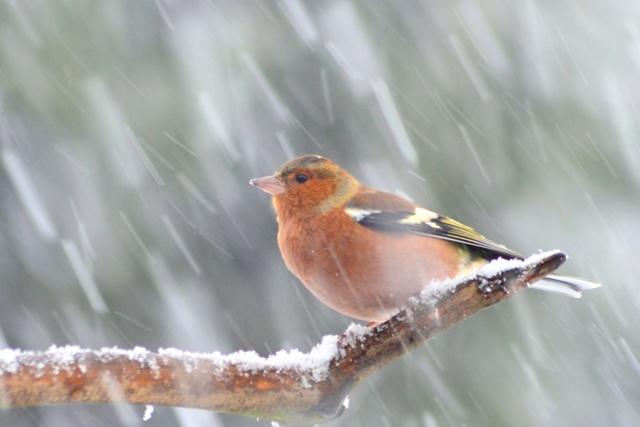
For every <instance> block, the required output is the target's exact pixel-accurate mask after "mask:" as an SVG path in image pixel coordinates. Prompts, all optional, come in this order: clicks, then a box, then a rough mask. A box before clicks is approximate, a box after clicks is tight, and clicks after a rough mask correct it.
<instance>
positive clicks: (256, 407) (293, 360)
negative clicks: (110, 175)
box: [0, 251, 566, 424]
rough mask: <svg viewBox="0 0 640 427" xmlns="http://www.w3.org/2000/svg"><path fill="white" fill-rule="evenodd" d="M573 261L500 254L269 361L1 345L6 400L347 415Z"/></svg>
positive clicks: (0, 382) (270, 415)
mask: <svg viewBox="0 0 640 427" xmlns="http://www.w3.org/2000/svg"><path fill="white" fill-rule="evenodd" d="M565 259H566V256H565V255H564V254H563V253H562V252H560V251H553V252H547V253H544V254H539V255H535V256H533V257H530V258H528V259H526V260H524V261H498V264H490V265H489V268H485V269H481V270H480V271H479V272H478V273H477V274H475V275H474V276H471V277H468V278H464V279H460V280H457V281H450V282H447V283H444V284H439V285H438V286H437V287H436V288H437V289H438V291H437V292H435V293H434V292H431V293H424V292H423V294H421V295H417V296H416V297H414V298H412V299H410V300H409V301H408V303H407V306H406V308H404V309H402V310H400V311H399V312H398V313H397V314H396V315H394V316H393V317H392V318H391V319H389V320H387V321H386V322H384V323H382V324H380V325H378V326H376V327H374V328H372V329H370V328H366V327H364V326H357V325H352V326H351V327H350V328H349V329H348V330H347V331H345V332H344V333H343V334H342V336H340V337H337V336H327V337H325V338H324V339H323V342H322V343H321V344H319V345H318V346H316V347H315V348H314V349H313V350H312V351H311V352H310V353H301V352H298V351H292V352H278V353H276V354H275V355H273V356H270V357H268V358H262V357H259V356H258V355H257V354H255V353H253V352H238V353H233V354H230V355H222V354H220V353H207V354H200V353H198V354H196V353H187V352H182V351H179V350H175V349H167V350H160V351H159V352H157V353H152V352H149V351H147V350H145V349H143V348H139V347H138V348H135V349H134V350H129V351H125V350H120V349H115V348H113V349H101V350H83V349H80V348H78V347H61V348H56V347H53V348H51V349H49V350H48V351H44V352H24V351H19V350H0V407H5V408H11V407H29V406H40V405H57V404H67V403H113V402H128V403H132V404H146V405H168V406H184V407H191V408H202V409H209V410H213V411H219V412H227V413H234V414H240V415H246V416H252V417H259V418H266V419H271V420H277V421H281V422H289V423H297V424H300V423H306V424H311V423H317V422H322V421H325V420H327V419H330V418H333V417H335V416H337V415H339V414H340V413H341V411H342V409H343V407H342V402H343V400H344V398H345V397H346V395H347V394H348V393H349V392H350V391H351V390H352V389H353V388H354V387H355V386H356V385H357V384H358V383H359V382H360V381H362V380H363V379H364V378H366V377H367V376H368V375H369V374H371V373H372V372H375V371H377V370H378V369H381V368H382V367H383V366H385V365H386V364H388V363H389V362H391V361H393V360H395V359H396V358H397V357H399V356H401V355H403V354H405V353H406V352H408V351H410V350H412V349H413V348H415V347H417V346H419V345H421V344H423V343H424V342H425V341H426V340H428V339H429V338H431V337H432V336H434V335H435V334H437V333H439V332H441V331H443V330H445V329H447V328H448V327H450V326H452V325H454V324H455V323H457V322H459V321H461V320H463V319H464V318H466V317H468V316H470V315H471V314H473V313H475V312H477V311H478V310H480V309H482V308H485V307H488V306H490V305H493V304H495V303H497V302H500V301H502V300H504V299H506V298H507V297H509V296H511V295H513V294H515V293H516V292H518V291H520V290H522V289H523V288H525V287H527V285H528V284H530V283H532V282H534V281H536V280H538V279H540V278H542V277H544V276H546V275H547V274H549V273H550V272H552V271H553V270H555V269H557V268H558V267H559V266H560V265H561V264H562V263H563V262H564V261H565ZM500 262H501V264H500ZM430 288H433V286H431V287H430Z"/></svg>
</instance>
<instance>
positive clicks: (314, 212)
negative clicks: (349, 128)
mask: <svg viewBox="0 0 640 427" xmlns="http://www.w3.org/2000/svg"><path fill="white" fill-rule="evenodd" d="M250 184H252V185H254V186H256V187H258V188H260V189H261V190H262V191H264V192H266V193H269V194H271V195H272V196H273V206H274V208H275V211H276V214H277V222H278V245H279V247H280V252H281V253H282V257H283V258H284V262H285V264H286V266H287V267H288V268H289V270H290V271H291V272H292V273H293V274H295V275H296V276H297V277H298V278H299V279H300V280H301V281H302V283H303V284H304V285H305V287H306V288H307V289H308V290H309V291H311V293H312V294H313V295H315V296H316V297H317V298H318V299H319V300H320V301H322V302H323V303H325V304H326V305H328V306H329V307H331V308H333V309H334V310H336V311H338V312H340V313H342V314H345V315H347V316H350V317H353V318H356V319H361V320H366V321H368V322H372V323H376V322H382V321H384V320H386V319H387V318H388V317H389V316H390V315H391V314H392V313H393V312H394V311H395V310H397V308H398V307H399V306H400V305H402V304H403V303H404V302H405V301H406V300H407V299H408V298H409V297H411V296H413V295H415V294H416V293H418V292H419V291H420V290H422V289H423V288H424V287H425V286H427V285H428V284H429V283H433V282H435V281H439V280H444V279H447V278H453V277H457V276H460V275H464V274H468V273H470V272H472V271H473V270H475V269H477V268H479V267H481V266H482V265H484V264H486V263H488V262H490V261H491V260H494V259H496V258H506V259H512V258H518V259H522V256H521V255H519V254H517V253H516V252H513V251H512V250H510V249H507V248H506V247H504V246H502V245H499V244H497V243H494V242H492V241H491V240H488V239H487V238H486V237H484V236H482V235H481V234H479V233H477V232H476V231H475V230H473V229H472V228H471V227H468V226H466V225H464V224H462V223H460V222H458V221H456V220H453V219H451V218H448V217H446V216H442V215H439V214H437V213H435V212H432V211H430V210H428V209H425V208H422V207H419V206H416V205H415V204H414V203H412V202H411V201H409V200H407V199H405V198H403V197H400V196H397V195H395V194H391V193H387V192H384V191H380V190H376V189H373V188H370V187H367V186H365V185H363V184H361V183H360V182H358V180H357V179H356V178H354V177H353V176H352V175H351V174H349V172H347V171H346V170H344V169H342V168H341V167H340V166H338V165H337V164H336V163H334V162H332V161H331V160H329V159H326V158H324V157H321V156H317V155H305V156H302V157H298V158H296V159H293V160H291V161H289V162H287V163H285V164H284V165H283V166H281V167H280V168H279V169H278V170H277V171H276V172H275V174H274V175H272V176H265V177H262V178H256V179H252V180H251V181H250ZM597 286H599V285H597V284H595V283H591V282H587V281H584V280H581V279H577V278H572V277H571V278H570V277H561V276H548V277H547V278H546V280H545V281H541V282H536V283H534V284H533V286H532V287H538V288H540V289H545V290H550V291H555V292H559V293H563V294H566V295H570V296H575V297H579V296H580V292H581V291H582V290H585V289H590V288H593V287H597Z"/></svg>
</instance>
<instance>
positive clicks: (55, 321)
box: [0, 0, 640, 427]
mask: <svg viewBox="0 0 640 427" xmlns="http://www.w3.org/2000/svg"><path fill="white" fill-rule="evenodd" d="M639 73H640V3H635V2H629V1H622V0H614V1H610V2H598V1H595V0H588V1H582V2H575V1H563V0H561V1H554V2H551V1H544V0H526V1H523V2H519V3H517V4H507V3H505V2H502V1H497V0H490V1H470V0H469V1H462V0H461V1H450V2H444V1H440V2H437V1H424V2H387V1H346V0H337V1H334V0H327V1H321V2H312V1H306V2H305V1H301V0H281V1H270V2H267V1H233V0H210V1H209V0H188V1H178V0H155V1H151V0H140V1H135V2H132V1H125V0H111V1H104V2H93V1H86V0H64V1H63V0H57V1H53V0H46V1H45V0H32V1H27V2H23V1H17V0H1V1H0V154H1V159H0V160H1V162H0V347H4V346H8V347H13V348H24V349H34V350H37V349H46V348H47V347H49V346H50V345H52V344H56V345H63V344H67V343H68V344H76V345H80V346H83V347H101V346H120V347H132V346H135V345H142V346H146V347H148V348H150V349H155V348H158V347H178V348H182V349H185V350H195V351H211V350H221V351H233V350H238V349H254V350H256V351H258V352H259V353H261V354H263V355H266V354H268V353H269V352H272V351H274V350H276V349H280V348H294V347H297V348H300V349H303V350H308V349H310V348H311V347H312V346H313V344H314V343H315V342H318V341H319V339H320V337H321V336H323V335H325V334H335V333H339V332H340V331H342V330H343V328H344V327H345V326H346V325H348V324H349V323H350V321H351V320H350V319H347V318H345V317H343V316H341V315H339V314H337V313H334V312H332V311H330V310H329V309H327V308H325V307H324V306H322V305H321V304H320V303H319V302H317V301H315V300H314V298H313V297H311V296H310V295H309V294H308V293H307V291H306V290H305V289H304V288H303V287H302V286H301V285H300V284H299V283H298V281H297V280H296V279H295V278H294V277H293V276H292V275H291V274H290V273H288V271H287V270H286V268H285V267H284V264H283V263H282V261H281V259H280V255H279V253H278V249H277V246H276V242H275V233H276V225H275V221H274V215H273V212H272V209H271V207H270V203H269V200H268V198H267V197H265V195H264V194H262V193H260V192H258V191H256V190H255V189H254V188H251V187H249V186H248V185H247V181H248V180H249V179H250V178H252V177H255V176H261V175H265V174H268V173H270V172H272V171H273V170H274V169H275V168H276V167H277V166H279V165H280V164H281V163H282V162H284V161H285V160H287V159H288V158H290V157H292V156H294V155H300V154H304V153H309V152H314V153H319V154H322V155H325V156H328V157H330V158H332V159H335V160H337V161H338V162H340V163H341V164H342V165H344V166H345V167H348V168H349V169H350V170H352V171H353V173H354V174H355V175H356V176H357V177H359V178H360V179H361V180H362V181H364V182H366V183H367V184H370V185H373V186H378V187H381V188H383V189H386V190H388V191H396V192H400V193H402V194H405V195H407V196H409V197H411V198H413V199H414V200H416V201H417V202H418V203H420V204H423V205H425V206H428V207H429V208H431V209H433V210H436V211H439V212H441V213H443V214H447V215H449V216H452V217H454V218H456V219H459V220H461V221H463V222H466V223H468V224H471V225H473V226H474V227H475V228H476V229H478V230H480V231H482V232H483V233H484V234H485V235H487V236H488V237H490V238H491V239H493V240H496V241H499V242H503V243H505V244H507V245H508V246H510V247H511V248H513V249H515V250H517V251H520V252H522V253H525V254H529V253H533V252H536V251H538V250H539V249H552V248H560V249H562V250H565V251H566V252H568V253H569V255H570V259H569V261H568V262H567V264H566V266H565V267H564V268H563V270H562V271H563V272H565V273H571V274H575V275H581V276H583V277H586V278H589V279H592V280H597V281H602V282H603V283H604V287H603V288H602V289H600V290H597V291H593V292H590V293H589V294H587V295H585V297H584V298H583V299H582V300H573V299H568V298H563V297H559V296H554V295H547V294H542V293H538V292H535V291H528V292H526V293H523V294H521V295H518V296H517V297H516V298H514V299H512V300H510V301H508V302H506V303H504V304H500V305H499V306H497V307H495V308H492V309H490V310H487V311H485V312H482V313H480V314H479V315H476V316H474V317H473V318H471V319H469V320H467V321H465V322H462V323H461V324H459V325H456V326H455V327H454V328H453V329H451V330H449V331H447V332H446V333H444V334H442V335H440V336H438V337H437V338H435V339H433V340H431V341H429V343H428V344H427V345H425V346H424V347H423V348H421V349H420V350H418V351H416V352H415V353H413V354H412V355H410V356H407V357H404V358H403V359H402V360H400V361H398V362H397V363H395V364H393V365H392V366H390V367H388V368H386V369H385V370H383V371H382V372H379V373H378V374H376V375H375V376H374V377H373V378H371V379H369V380H367V381H366V382H365V383H364V384H362V385H361V386H360V387H359V388H357V389H356V391H355V392H354V393H353V394H352V396H351V407H350V408H349V409H348V410H347V411H346V413H345V414H344V415H343V416H342V417H341V418H340V419H338V420H336V421H332V422H331V423H329V424H328V425H329V426H408V427H409V426H428V427H435V426H465V425H466V426H513V425H518V426H539V425H545V426H568V425H583V426H589V425H591V426H601V425H618V426H635V425H638V424H640V387H639V386H638V384H640V362H639V360H638V349H639V348H640V335H639V332H640V327H638V324H639V323H638V322H639V320H640V319H639V310H638V307H639V306H640V291H639V288H638V286H637V277H638V276H639V275H640V271H639V270H640V268H639V263H638V261H637V254H638V251H639V249H640V243H639V242H640V240H639V239H638V236H639V235H640V215H639V214H640V208H639V207H640V200H639V197H638V195H639V194H638V193H639V188H640V143H639V141H640V139H639V137H640V125H639V121H638V117H639V116H640V79H638V75H639ZM142 411H143V408H140V407H131V408H130V409H128V410H120V411H116V410H114V409H113V408H112V407H108V406H73V407H57V408H37V409H29V410H10V411H5V412H0V425H2V426H67V425H91V426H112V425H125V426H135V425H140V424H142ZM147 424H149V425H154V426H174V425H180V426H183V427H187V426H188V427H191V426H196V427H198V426H207V427H211V426H252V425H269V423H268V422H256V421H255V420H252V419H245V418H241V417H234V416H226V415H219V414H214V413H209V412H206V411H196V410H177V409H171V408H161V407H157V408H156V411H155V413H154V415H153V417H152V419H151V420H150V421H148V422H147Z"/></svg>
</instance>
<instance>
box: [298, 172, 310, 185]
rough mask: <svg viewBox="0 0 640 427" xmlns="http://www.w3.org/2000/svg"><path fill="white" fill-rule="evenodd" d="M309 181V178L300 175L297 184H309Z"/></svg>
mask: <svg viewBox="0 0 640 427" xmlns="http://www.w3.org/2000/svg"><path fill="white" fill-rule="evenodd" d="M308 179H309V177H308V176H307V175H305V174H303V173H299V174H297V175H296V182H297V183H298V184H304V183H305V182H307V180H308Z"/></svg>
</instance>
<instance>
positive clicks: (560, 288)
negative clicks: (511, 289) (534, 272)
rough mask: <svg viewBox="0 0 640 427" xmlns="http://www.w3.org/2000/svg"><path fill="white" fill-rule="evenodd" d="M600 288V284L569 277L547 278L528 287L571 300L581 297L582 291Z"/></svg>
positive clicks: (551, 276)
mask: <svg viewBox="0 0 640 427" xmlns="http://www.w3.org/2000/svg"><path fill="white" fill-rule="evenodd" d="M600 286H602V285H601V284H600V283H595V282H589V281H587V280H584V279H579V278H577V277H570V276H553V275H550V276H547V277H545V278H544V279H542V280H539V281H537V282H534V283H532V284H531V285H529V287H530V288H532V289H538V290H541V291H547V292H553V293H556V294H561V295H566V296H569V297H573V298H580V297H582V292H583V291H588V290H590V289H596V288H599V287H600Z"/></svg>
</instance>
